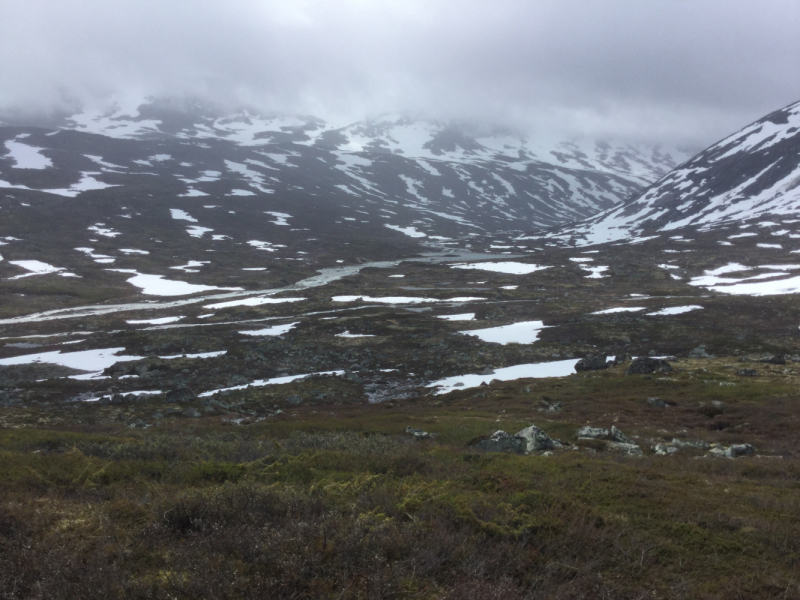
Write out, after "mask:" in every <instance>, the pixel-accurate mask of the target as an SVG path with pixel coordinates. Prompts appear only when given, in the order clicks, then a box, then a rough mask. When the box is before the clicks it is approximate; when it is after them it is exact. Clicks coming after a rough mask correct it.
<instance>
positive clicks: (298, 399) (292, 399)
mask: <svg viewBox="0 0 800 600" xmlns="http://www.w3.org/2000/svg"><path fill="white" fill-rule="evenodd" d="M286 402H288V403H289V404H300V403H302V402H303V397H302V396H301V395H300V394H292V395H291V396H287V397H286Z"/></svg>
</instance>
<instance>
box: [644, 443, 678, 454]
mask: <svg viewBox="0 0 800 600" xmlns="http://www.w3.org/2000/svg"><path fill="white" fill-rule="evenodd" d="M650 449H651V450H652V451H653V454H658V455H659V456H667V455H669V454H675V453H676V452H677V451H678V448H676V447H675V446H673V445H671V444H656V445H655V446H653V447H652V448H650Z"/></svg>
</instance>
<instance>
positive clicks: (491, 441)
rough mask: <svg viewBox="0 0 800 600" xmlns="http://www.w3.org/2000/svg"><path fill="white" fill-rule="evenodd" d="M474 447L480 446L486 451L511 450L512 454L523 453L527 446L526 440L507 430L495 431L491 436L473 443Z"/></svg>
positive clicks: (480, 448) (479, 447)
mask: <svg viewBox="0 0 800 600" xmlns="http://www.w3.org/2000/svg"><path fill="white" fill-rule="evenodd" d="M472 447H473V448H478V449H479V450H483V451H485V452H511V453H512V454H522V453H523V452H525V448H526V447H527V442H526V440H523V439H522V438H518V437H517V436H515V435H511V434H509V433H506V432H505V431H502V430H501V431H495V432H494V433H493V434H492V436H491V437H489V438H484V439H482V440H478V441H477V442H475V443H474V444H472Z"/></svg>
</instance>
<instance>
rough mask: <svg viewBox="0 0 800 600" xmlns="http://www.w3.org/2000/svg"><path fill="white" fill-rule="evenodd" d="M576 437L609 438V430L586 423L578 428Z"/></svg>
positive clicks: (583, 438)
mask: <svg viewBox="0 0 800 600" xmlns="http://www.w3.org/2000/svg"><path fill="white" fill-rule="evenodd" d="M578 438H579V439H582V440H608V439H610V438H611V432H610V431H609V430H608V429H602V428H600V427H589V426H588V425H586V426H585V427H581V428H580V429H578Z"/></svg>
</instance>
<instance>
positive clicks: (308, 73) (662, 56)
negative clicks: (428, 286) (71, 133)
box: [0, 0, 800, 146]
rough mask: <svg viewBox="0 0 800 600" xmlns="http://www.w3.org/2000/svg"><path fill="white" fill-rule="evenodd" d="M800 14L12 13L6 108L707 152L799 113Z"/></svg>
mask: <svg viewBox="0 0 800 600" xmlns="http://www.w3.org/2000/svg"><path fill="white" fill-rule="evenodd" d="M798 32H800V2H798V1H797V0H752V1H751V0H738V1H737V0H686V1H681V0H672V1H668V0H661V1H657V0H594V1H579V0H554V1H538V0H518V1H513V0H327V1H304V0H285V1H268V0H206V1H203V0H124V1H123V0H119V1H117V0H98V1H90V0H2V1H1V2H0V108H9V107H14V108H19V107H24V108H26V109H41V110H51V109H54V108H58V107H61V106H64V105H65V104H73V105H74V104H76V103H82V104H98V103H103V102H108V100H109V98H112V97H118V98H121V99H126V98H132V97H134V98H135V97H142V96H146V95H156V96H176V95H177V96H181V95H193V96H199V97H203V98H208V99H209V100H212V101H215V102H221V103H226V104H230V105H245V104H246V105H252V106H255V107H259V108H261V109H264V110H273V111H279V112H288V113H303V114H315V115H318V116H321V117H323V118H326V119H328V120H332V121H334V122H337V121H338V122H342V124H344V123H345V122H349V121H353V120H357V119H361V118H364V117H365V116H371V115H373V116H374V115H377V114H381V113H385V112H410V113H413V114H421V115H427V116H430V117H435V118H441V119H463V120H473V121H480V122H486V123H497V124H502V125H509V126H515V127H519V128H521V129H524V130H525V131H528V132H530V133H532V134H534V135H535V134H536V133H537V132H542V133H543V132H545V131H547V132H550V133H552V132H555V133H556V134H558V135H560V134H564V135H573V134H582V135H591V136H602V137H616V138H631V139H641V140H644V141H663V142H666V143H678V144H691V145H694V146H705V145H707V144H709V143H711V142H713V141H716V140H717V139H718V138H720V137H722V136H724V135H726V134H728V133H731V132H733V131H734V130H736V129H738V128H740V127H741V126H743V125H745V124H747V123H748V122H750V121H752V120H754V119H756V118H758V117H760V116H762V115H764V114H765V113H767V112H769V111H771V110H773V109H777V108H780V107H782V106H784V105H786V104H789V103H790V102H794V101H796V100H800V34H799V33H798Z"/></svg>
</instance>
